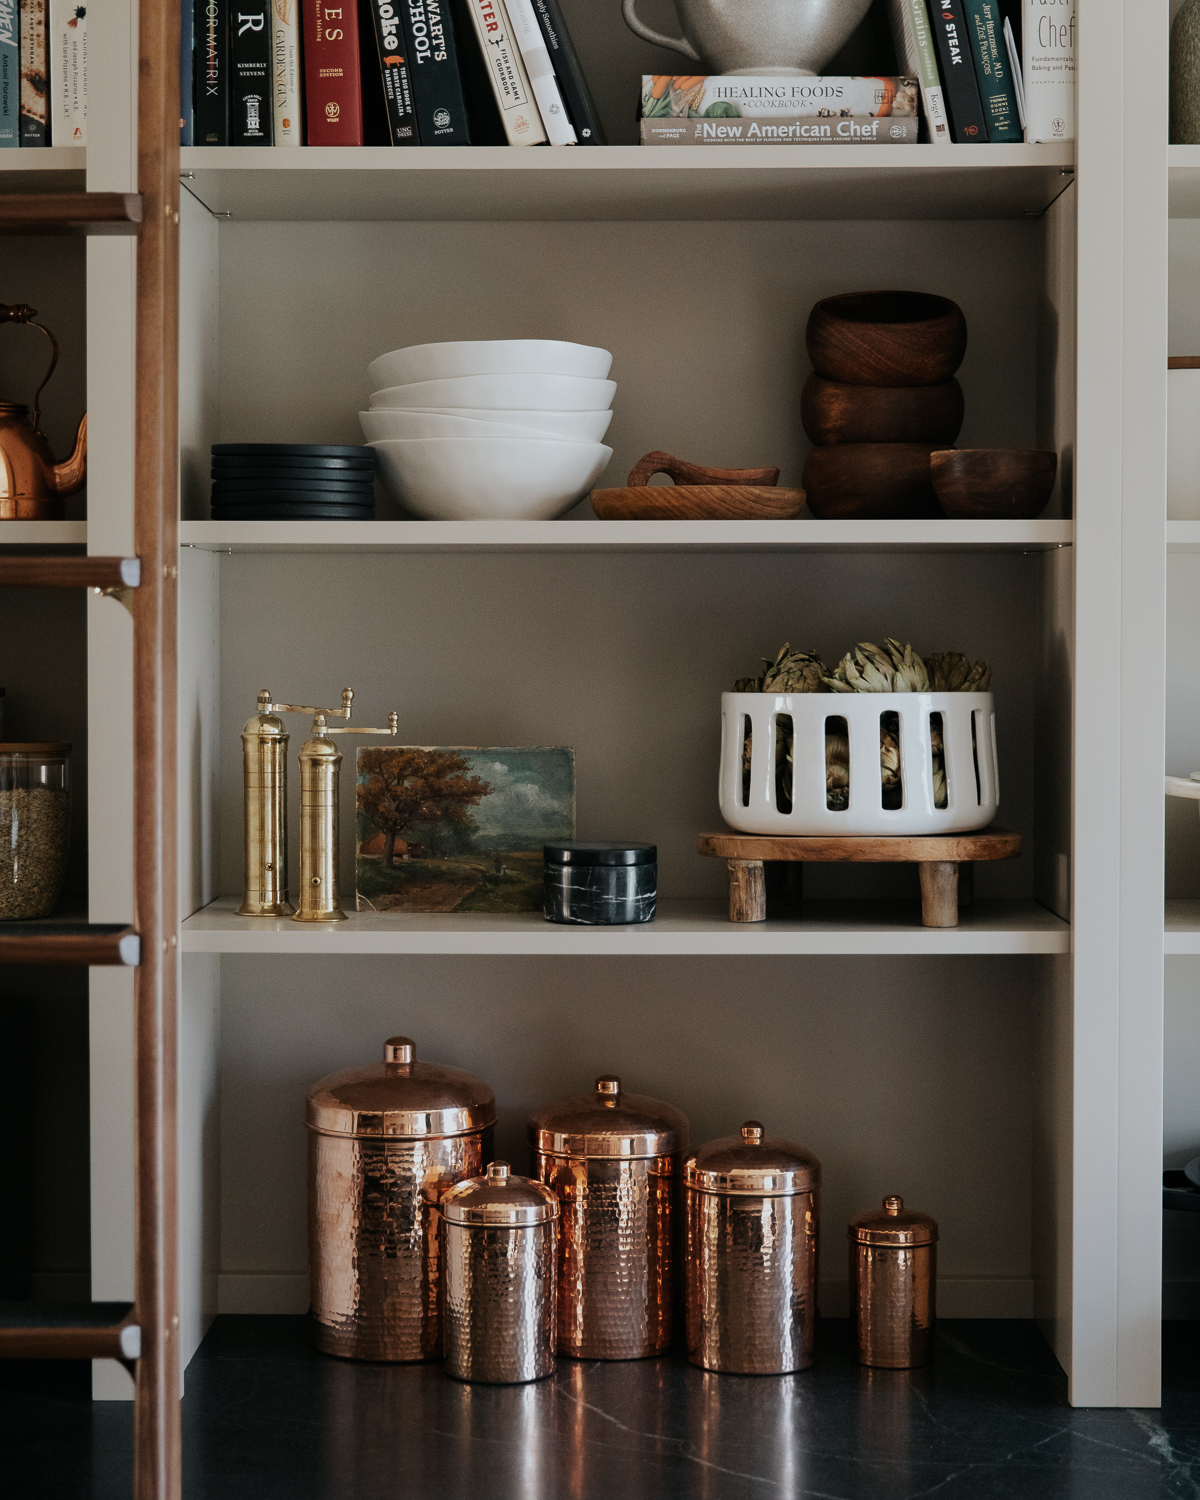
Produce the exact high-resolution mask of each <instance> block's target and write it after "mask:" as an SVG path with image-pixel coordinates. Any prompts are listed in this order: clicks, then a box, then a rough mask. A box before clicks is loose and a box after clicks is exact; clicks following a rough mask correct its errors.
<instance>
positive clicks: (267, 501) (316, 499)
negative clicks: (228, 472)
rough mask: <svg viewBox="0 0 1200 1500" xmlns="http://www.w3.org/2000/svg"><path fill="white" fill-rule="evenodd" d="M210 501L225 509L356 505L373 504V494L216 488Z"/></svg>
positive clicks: (357, 491) (337, 491) (325, 490)
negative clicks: (265, 506)
mask: <svg viewBox="0 0 1200 1500" xmlns="http://www.w3.org/2000/svg"><path fill="white" fill-rule="evenodd" d="M211 498H212V503H213V504H214V505H220V506H222V507H223V508H224V509H226V510H230V509H237V508H238V507H239V506H242V505H357V506H360V507H361V506H364V505H365V506H373V505H374V504H375V496H374V495H372V494H371V493H370V492H369V491H367V492H366V493H364V492H362V491H359V490H327V489H321V490H218V489H214V490H213V492H212V497H211Z"/></svg>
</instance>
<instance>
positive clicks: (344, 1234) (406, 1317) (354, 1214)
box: [305, 1036, 496, 1360]
mask: <svg viewBox="0 0 1200 1500" xmlns="http://www.w3.org/2000/svg"><path fill="white" fill-rule="evenodd" d="M495 1119H496V1097H495V1095H494V1094H493V1093H492V1091H491V1089H490V1088H488V1086H487V1084H486V1083H482V1082H481V1081H480V1080H479V1079H478V1078H473V1077H472V1076H471V1074H470V1073H463V1072H460V1071H459V1070H458V1069H457V1068H447V1067H443V1066H442V1065H441V1064H440V1063H426V1062H418V1061H417V1058H416V1048H415V1047H414V1045H413V1043H412V1042H411V1041H410V1040H409V1038H408V1037H406V1036H393V1037H389V1038H388V1040H387V1041H386V1042H385V1043H384V1047H383V1061H382V1062H380V1063H374V1064H372V1065H371V1066H370V1067H365V1068H348V1069H346V1070H345V1071H344V1072H341V1073H331V1074H330V1075H329V1077H328V1078H322V1079H321V1081H320V1082H319V1083H317V1084H315V1085H314V1086H313V1088H312V1090H311V1091H310V1093H309V1095H308V1100H307V1106H306V1112H305V1123H306V1125H307V1126H308V1131H309V1137H308V1277H309V1291H310V1298H311V1311H312V1325H313V1336H314V1341H315V1343H316V1346H317V1348H318V1349H323V1350H324V1351H325V1353H326V1354H341V1355H344V1356H345V1357H346V1358H348V1359H379V1360H415V1359H431V1358H435V1357H436V1356H438V1355H440V1354H441V1352H442V1340H441V1325H440V1311H439V1300H438V1299H439V1283H440V1280H441V1268H440V1258H439V1243H438V1233H437V1219H436V1210H435V1205H436V1203H437V1201H438V1199H439V1198H440V1197H441V1195H442V1193H443V1192H445V1190H446V1189H447V1188H449V1187H452V1186H453V1185H454V1184H455V1183H456V1182H461V1181H462V1180H463V1179H464V1178H467V1177H477V1176H478V1175H479V1173H480V1172H482V1171H483V1167H484V1163H485V1162H486V1161H487V1160H488V1158H489V1157H490V1155H491V1152H492V1127H493V1124H494V1123H495Z"/></svg>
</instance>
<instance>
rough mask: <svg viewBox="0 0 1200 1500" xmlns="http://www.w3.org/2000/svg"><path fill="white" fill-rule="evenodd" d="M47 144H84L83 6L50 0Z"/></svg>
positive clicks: (85, 32) (84, 40)
mask: <svg viewBox="0 0 1200 1500" xmlns="http://www.w3.org/2000/svg"><path fill="white" fill-rule="evenodd" d="M48 50H49V53H50V144H51V145H52V146H86V145H87V6H86V5H80V4H78V3H77V0H50V44H49V49H48Z"/></svg>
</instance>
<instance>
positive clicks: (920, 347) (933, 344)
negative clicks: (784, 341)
mask: <svg viewBox="0 0 1200 1500" xmlns="http://www.w3.org/2000/svg"><path fill="white" fill-rule="evenodd" d="M804 339H805V343H806V344H807V346H808V357H809V359H811V360H812V364H813V369H814V370H815V371H816V372H817V374H818V375H820V376H821V377H822V378H823V379H825V380H838V381H842V382H844V383H845V384H846V385H890V386H896V385H941V384H942V383H943V382H944V381H947V380H949V379H950V378H951V376H952V375H953V374H954V372H955V370H957V369H958V367H959V365H961V364H962V360H963V355H964V354H965V353H966V352H967V320H966V318H964V317H963V314H962V308H961V307H959V305H958V303H957V302H951V301H950V299H949V298H948V297H936V296H933V295H932V294H931V293H929V292H848V293H846V294H845V295H844V296H841V297H826V298H825V300H824V301H823V302H818V303H817V305H816V306H815V307H814V308H813V310H812V312H811V313H809V315H808V328H807V329H806V331H805V335H804Z"/></svg>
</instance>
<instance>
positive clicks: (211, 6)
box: [196, 0, 229, 146]
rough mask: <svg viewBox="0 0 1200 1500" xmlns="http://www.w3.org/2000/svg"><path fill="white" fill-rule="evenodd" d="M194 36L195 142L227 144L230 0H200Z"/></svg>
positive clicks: (200, 143)
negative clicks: (195, 34) (198, 20)
mask: <svg viewBox="0 0 1200 1500" xmlns="http://www.w3.org/2000/svg"><path fill="white" fill-rule="evenodd" d="M199 16H200V24H199V27H198V28H197V36H196V144H197V145H198V146H228V144H229V0H202V4H201V5H200V13H199Z"/></svg>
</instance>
